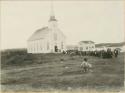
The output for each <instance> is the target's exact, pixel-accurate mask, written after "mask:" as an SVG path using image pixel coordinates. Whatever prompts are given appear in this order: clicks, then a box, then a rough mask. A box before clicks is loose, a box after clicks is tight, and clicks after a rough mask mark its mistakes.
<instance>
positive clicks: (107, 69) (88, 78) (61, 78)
mask: <svg viewBox="0 0 125 93" xmlns="http://www.w3.org/2000/svg"><path fill="white" fill-rule="evenodd" d="M83 58H84V57H80V56H73V57H71V56H70V55H63V54H27V53H26V52H25V51H23V50H22V51H14V52H9V53H8V52H7V51H6V52H2V62H1V64H2V72H1V74H2V80H1V84H2V90H3V91H43V90H44V91H52V90H69V91H72V90H76V89H79V90H86V89H89V90H90V89H96V90H98V91H106V90H108V91H119V90H121V88H123V81H124V59H123V54H120V55H119V56H118V58H112V59H101V58H98V57H92V56H89V57H88V58H89V63H91V64H92V65H93V68H92V72H88V73H83V72H81V68H80V64H81V62H82V61H83Z"/></svg>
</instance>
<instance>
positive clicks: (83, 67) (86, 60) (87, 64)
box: [81, 58, 92, 72]
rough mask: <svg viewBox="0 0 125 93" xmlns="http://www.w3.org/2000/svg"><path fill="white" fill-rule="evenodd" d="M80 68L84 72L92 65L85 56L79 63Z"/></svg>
mask: <svg viewBox="0 0 125 93" xmlns="http://www.w3.org/2000/svg"><path fill="white" fill-rule="evenodd" d="M81 68H82V70H83V71H84V72H87V71H89V70H90V69H91V68H92V65H91V64H90V63H88V59H87V58H84V61H83V62H82V64H81Z"/></svg>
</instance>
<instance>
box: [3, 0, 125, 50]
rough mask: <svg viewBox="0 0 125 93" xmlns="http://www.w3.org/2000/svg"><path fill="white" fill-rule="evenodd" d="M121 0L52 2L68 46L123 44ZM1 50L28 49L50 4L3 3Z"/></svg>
mask: <svg viewBox="0 0 125 93" xmlns="http://www.w3.org/2000/svg"><path fill="white" fill-rule="evenodd" d="M123 4H124V3H123V1H98V0H97V1H75V0H74V1H63V0H62V1H54V12H55V16H56V19H57V20H58V25H59V28H60V29H61V30H62V31H63V33H64V34H65V35H66V37H67V44H77V42H79V41H81V40H92V41H94V42H96V43H105V42H123V41H124V31H125V27H124V25H125V24H124V23H125V22H124V21H125V19H124V16H125V15H124V14H125V12H124V5H123ZM1 5H2V6H1V7H2V9H1V10H2V11H1V23H2V24H1V35H2V37H1V42H2V43H1V45H2V46H1V48H2V49H7V48H24V47H27V39H28V38H29V37H30V36H31V35H32V33H33V32H34V31H36V30H37V29H39V28H42V27H44V26H47V25H48V20H49V16H50V1H35V0H34V1H23V0H22V1H3V2H2V4H1Z"/></svg>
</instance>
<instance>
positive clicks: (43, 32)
mask: <svg viewBox="0 0 125 93" xmlns="http://www.w3.org/2000/svg"><path fill="white" fill-rule="evenodd" d="M49 32H50V29H49V28H48V27H43V28H41V29H38V30H36V32H34V33H33V34H32V36H31V37H30V38H29V39H28V41H32V40H37V39H44V38H45V37H46V35H48V33H49Z"/></svg>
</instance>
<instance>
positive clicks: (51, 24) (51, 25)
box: [49, 0, 57, 29]
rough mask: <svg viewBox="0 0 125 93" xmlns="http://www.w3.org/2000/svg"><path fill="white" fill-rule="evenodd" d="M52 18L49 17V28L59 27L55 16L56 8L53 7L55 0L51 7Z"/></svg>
mask: <svg viewBox="0 0 125 93" xmlns="http://www.w3.org/2000/svg"><path fill="white" fill-rule="evenodd" d="M50 9H51V10H50V18H49V28H51V29H53V28H56V27H57V19H56V18H55V14H54V8H53V0H51V7H50Z"/></svg>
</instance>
